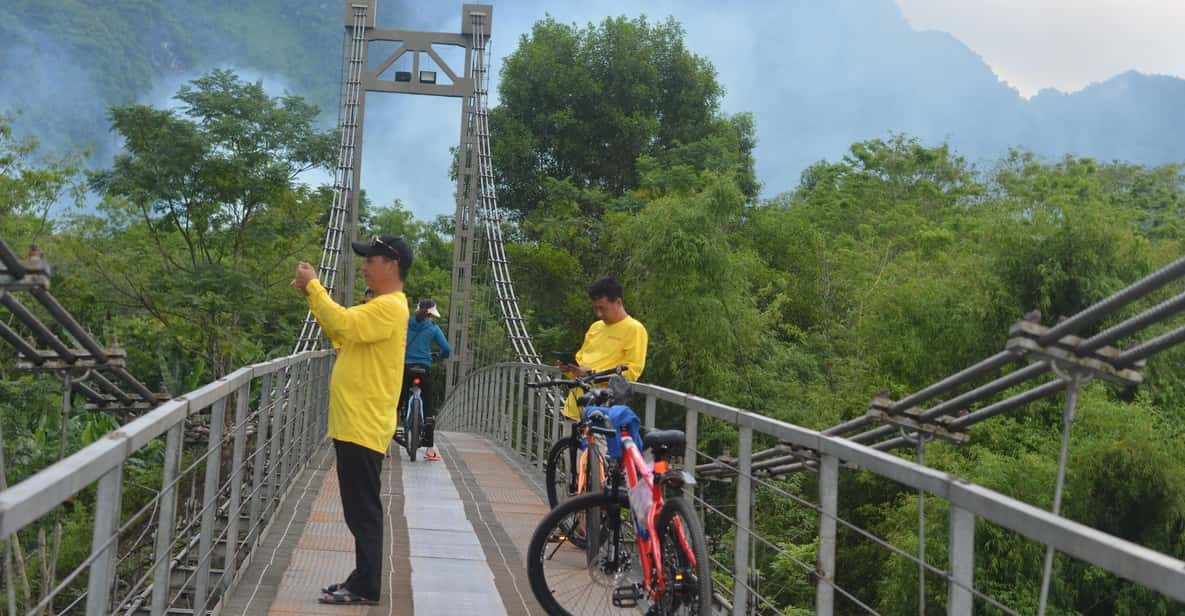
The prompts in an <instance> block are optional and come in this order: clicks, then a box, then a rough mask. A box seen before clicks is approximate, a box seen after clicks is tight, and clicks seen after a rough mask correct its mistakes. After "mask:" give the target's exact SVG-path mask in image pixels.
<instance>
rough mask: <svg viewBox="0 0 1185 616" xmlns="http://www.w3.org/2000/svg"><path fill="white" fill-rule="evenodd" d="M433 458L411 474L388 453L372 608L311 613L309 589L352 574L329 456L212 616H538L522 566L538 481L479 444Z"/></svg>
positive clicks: (477, 440) (443, 441)
mask: <svg viewBox="0 0 1185 616" xmlns="http://www.w3.org/2000/svg"><path fill="white" fill-rule="evenodd" d="M437 448H438V450H439V451H440V453H441V456H442V457H443V458H444V461H443V462H425V461H423V459H422V458H421V459H419V460H417V461H416V462H410V461H408V459H407V454H406V453H405V452H404V451H403V450H398V451H393V455H392V456H391V457H390V458H388V459H387V461H386V463H385V464H384V468H383V505H384V509H385V510H384V514H385V516H386V521H387V525H386V529H385V531H386V532H385V536H384V542H385V543H386V546H385V548H384V552H383V556H384V558H385V559H386V563H385V571H384V573H385V574H386V578H387V585H386V588H385V589H384V594H383V597H382V601H381V603H380V604H379V605H378V606H371V607H363V606H332V605H321V604H319V603H317V597H318V596H319V592H318V591H319V589H320V588H322V587H324V586H326V585H328V584H331V583H333V582H338V581H341V580H343V579H345V577H346V576H347V575H348V574H349V572H350V571H351V570H352V569H353V566H354V540H353V537H352V536H351V535H350V532H349V530H348V529H347V528H346V523H345V520H344V519H343V518H342V513H341V500H340V497H339V496H338V488H337V472H336V470H335V469H334V468H333V453H332V448H331V447H329V446H328V445H327V446H325V447H323V448H322V449H321V450H319V451H318V453H317V454H316V455H315V456H314V459H313V460H312V461H310V465H309V468H307V469H306V470H305V475H306V476H304V477H301V478H300V480H299V481H298V482H297V483H296V488H295V489H294V491H293V492H292V493H291V494H289V497H288V499H287V500H286V501H285V506H284V508H283V509H282V510H281V511H280V513H279V514H278V515H277V517H276V519H275V521H274V522H273V523H272V526H271V528H270V529H269V531H268V533H267V535H266V536H265V538H264V542H263V544H262V545H261V546H260V548H259V549H258V552H257V554H256V556H255V558H254V559H253V561H252V563H251V565H250V566H249V567H248V568H247V569H246V570H245V571H244V572H243V575H242V576H241V577H240V579H239V583H238V585H237V587H236V589H235V591H234V593H233V594H232V595H231V596H230V597H229V598H228V599H227V600H226V601H225V603H224V606H223V609H222V610H221V614H224V615H232V614H233V615H239V614H249V615H263V614H269V615H282V616H291V615H293V614H309V615H320V614H326V615H341V616H346V615H350V616H362V615H366V616H378V615H390V616H393V615H396V614H400V615H403V614H474V615H485V614H497V615H501V614H513V615H528V614H529V615H535V614H542V610H541V609H540V608H539V607H538V605H537V604H536V602H535V599H534V597H532V596H531V590H530V585H529V583H528V582H527V575H526V562H525V560H524V559H523V556H522V553H523V551H524V550H525V548H526V545H527V543H528V541H529V540H530V536H531V532H532V531H533V530H534V528H535V525H536V524H537V523H538V522H539V520H540V519H541V518H542V517H543V515H544V514H546V513H547V505H546V498H545V497H544V496H543V492H542V485H541V478H540V477H538V476H536V475H537V473H536V472H533V471H530V470H528V469H523V468H522V467H520V466H519V465H518V464H517V463H515V462H514V461H512V460H511V459H510V458H509V457H507V456H506V455H505V454H504V453H503V452H501V451H500V450H498V449H497V448H496V447H494V446H493V445H491V444H490V443H489V442H488V441H486V440H485V439H483V438H481V437H478V436H473V435H469V434H460V433H439V434H437ZM420 453H421V455H422V454H423V450H421V452H420Z"/></svg>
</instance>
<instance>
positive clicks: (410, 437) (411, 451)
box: [403, 393, 423, 462]
mask: <svg viewBox="0 0 1185 616" xmlns="http://www.w3.org/2000/svg"><path fill="white" fill-rule="evenodd" d="M422 406H423V402H422V401H421V400H420V397H419V396H418V395H416V394H414V393H413V394H412V396H411V399H409V400H408V401H407V410H408V413H407V429H406V430H404V431H403V436H404V437H405V438H406V439H407V457H408V458H409V459H410V460H411V461H412V462H415V461H416V452H417V451H419V449H420V412H421V408H422Z"/></svg>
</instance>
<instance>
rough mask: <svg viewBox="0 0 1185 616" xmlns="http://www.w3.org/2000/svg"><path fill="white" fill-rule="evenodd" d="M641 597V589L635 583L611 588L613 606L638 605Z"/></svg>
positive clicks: (626, 606) (627, 606)
mask: <svg viewBox="0 0 1185 616" xmlns="http://www.w3.org/2000/svg"><path fill="white" fill-rule="evenodd" d="M641 598H642V590H641V589H640V588H638V586H637V585H636V584H630V585H629V586H618V587H617V588H614V589H613V607H625V608H630V607H638V601H639V600H640V599H641Z"/></svg>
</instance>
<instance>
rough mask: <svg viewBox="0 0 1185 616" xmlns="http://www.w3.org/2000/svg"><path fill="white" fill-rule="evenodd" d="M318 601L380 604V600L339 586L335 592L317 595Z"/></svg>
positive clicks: (330, 603) (333, 603)
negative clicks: (368, 597)
mask: <svg viewBox="0 0 1185 616" xmlns="http://www.w3.org/2000/svg"><path fill="white" fill-rule="evenodd" d="M317 603H325V604H328V605H378V604H379V602H378V601H375V600H374V599H367V598H366V597H363V596H362V595H356V594H354V593H352V592H350V591H349V589H346V588H339V589H337V590H336V591H334V592H331V593H326V594H324V595H321V596H320V597H317Z"/></svg>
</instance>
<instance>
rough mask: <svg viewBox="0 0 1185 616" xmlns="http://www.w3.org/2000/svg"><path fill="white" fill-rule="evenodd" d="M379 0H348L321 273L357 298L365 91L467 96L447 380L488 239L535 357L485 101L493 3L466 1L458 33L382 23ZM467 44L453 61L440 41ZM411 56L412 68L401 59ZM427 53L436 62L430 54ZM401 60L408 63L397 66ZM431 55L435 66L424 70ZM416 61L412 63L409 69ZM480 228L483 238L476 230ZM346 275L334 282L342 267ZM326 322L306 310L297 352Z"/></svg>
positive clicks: (508, 321) (463, 359) (524, 355)
mask: <svg viewBox="0 0 1185 616" xmlns="http://www.w3.org/2000/svg"><path fill="white" fill-rule="evenodd" d="M376 5H377V0H346V2H345V19H346V33H347V39H348V45H347V46H346V50H345V57H344V61H343V83H342V106H341V109H340V110H339V112H340V118H339V124H340V126H341V143H340V148H339V157H338V158H339V160H338V167H337V172H336V175H335V181H334V202H333V207H332V209H331V212H330V216H329V223H328V224H327V226H326V233H325V243H324V248H323V252H322V258H321V266H320V270H319V272H318V273H319V276H320V277H321V278H322V280H323V281H327V282H328V284H327V285H326V286H327V287H328V288H329V289H330V292H331V293H333V294H334V297H335V299H337V301H338V302H339V303H341V304H342V305H349V304H350V303H352V301H353V297H352V295H353V294H352V291H353V287H354V264H353V255H352V253H351V251H350V249H349V247H348V244H346V242H347V241H352V240H356V239H357V236H358V202H359V195H360V191H359V190H358V187H359V186H360V182H361V160H362V144H363V133H364V131H363V128H364V125H365V115H366V93H367V92H390V93H396V94H420V95H427V96H443V97H449V98H458V99H460V100H461V127H460V144H459V148H458V150H457V170H456V171H457V186H456V210H455V216H454V219H455V226H454V232H453V240H454V242H453V277H452V297H451V301H450V302H449V323H448V339H449V343H450V344H451V345H452V347H453V349H454V353H453V356H452V357H451V358H449V360H448V364H447V378H446V382H447V383H448V387H449V388H451V387H452V386H453V385H454V384H455V383H457V382H459V380H460V379H461V378H462V377H463V376H464V375H465V373H467V372H468V371H469V370H471V369H472V367H473V362H474V356H473V348H472V346H473V345H472V343H471V341H470V339H469V338H470V334H471V333H472V320H471V308H472V306H473V303H474V301H475V299H476V298H475V296H474V283H473V270H474V268H475V267H477V266H478V263H477V262H478V258H477V253H478V250H479V249H480V244H479V242H482V241H484V243H485V246H486V251H487V252H486V256H487V259H488V262H489V265H490V268H491V273H492V277H491V285H492V287H493V291H494V294H495V296H496V299H497V302H498V305H499V309H500V312H501V317H502V321H503V323H504V325H505V327H506V331H507V335H508V337H509V339H510V343H511V346H512V348H513V349H514V351H515V355H516V357H517V359H519V361H527V362H538V361H539V358H538V356H537V354H536V353H535V350H534V345H533V343H532V341H531V337H530V334H529V333H528V332H527V329H526V323H525V320H524V319H523V317H522V313H521V311H520V310H519V307H518V299H517V297H516V295H515V293H514V287H513V283H512V282H511V279H510V270H509V267H508V264H507V260H506V252H505V250H504V248H503V244H502V233H501V215H500V213H499V210H498V204H497V198H496V194H495V189H494V174H493V164H492V161H491V156H490V143H489V123H488V116H487V114H486V101H487V96H488V88H489V48H488V46H487V43H488V41H489V38H490V31H491V22H492V18H493V7H492V6H490V5H486V4H465V5H463V6H462V9H461V32H460V33H458V34H454V33H442V32H416V31H410V30H384V29H379V28H377V27H376V22H375V12H376V9H377V6H376ZM374 42H385V43H388V44H390V43H394V44H395V50H394V51H393V52H391V53H390V54H389V55H387V57H385V58H384V59H383V60H382V61H381V62H379V63H378V64H377V65H376V67H375V69H374V70H373V71H372V70H369V68H368V67H369V66H370V57H369V48H370V43H374ZM439 46H451V47H460V48H462V49H464V50H465V54H464V61H463V62H464V63H463V66H460V67H453V66H450V65H449V64H448V62H446V61H445V59H444V58H442V57H441V56H440V54H439V53H438V52H437V50H436V49H435V48H436V47H439ZM408 57H410V67H407V66H406V65H407V64H408V62H407V60H406V59H405V58H408ZM425 59H428V60H430V62H428V61H425ZM401 60H403V62H402V63H401V65H400V66H401V67H402V68H395V70H392V69H393V67H396V66H397V64H396V63H399V62H400V61H401ZM428 64H432V65H433V66H432V67H430V68H436V69H437V70H423V69H424V68H425V67H426V66H427V65H428ZM406 68H410V70H404V69H406ZM479 232H480V237H479ZM338 273H340V274H341V284H340V286H338V285H337V284H336V283H337V274H338ZM319 338H320V328H319V327H318V326H317V323H316V321H315V319H313V318H312V315H311V314H310V315H309V316H308V317H306V320H305V326H304V328H303V329H302V331H301V335H300V338H299V340H298V342H297V348H296V350H297V351H302V350H308V349H312V348H315V347H316V346H317V344H319Z"/></svg>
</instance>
